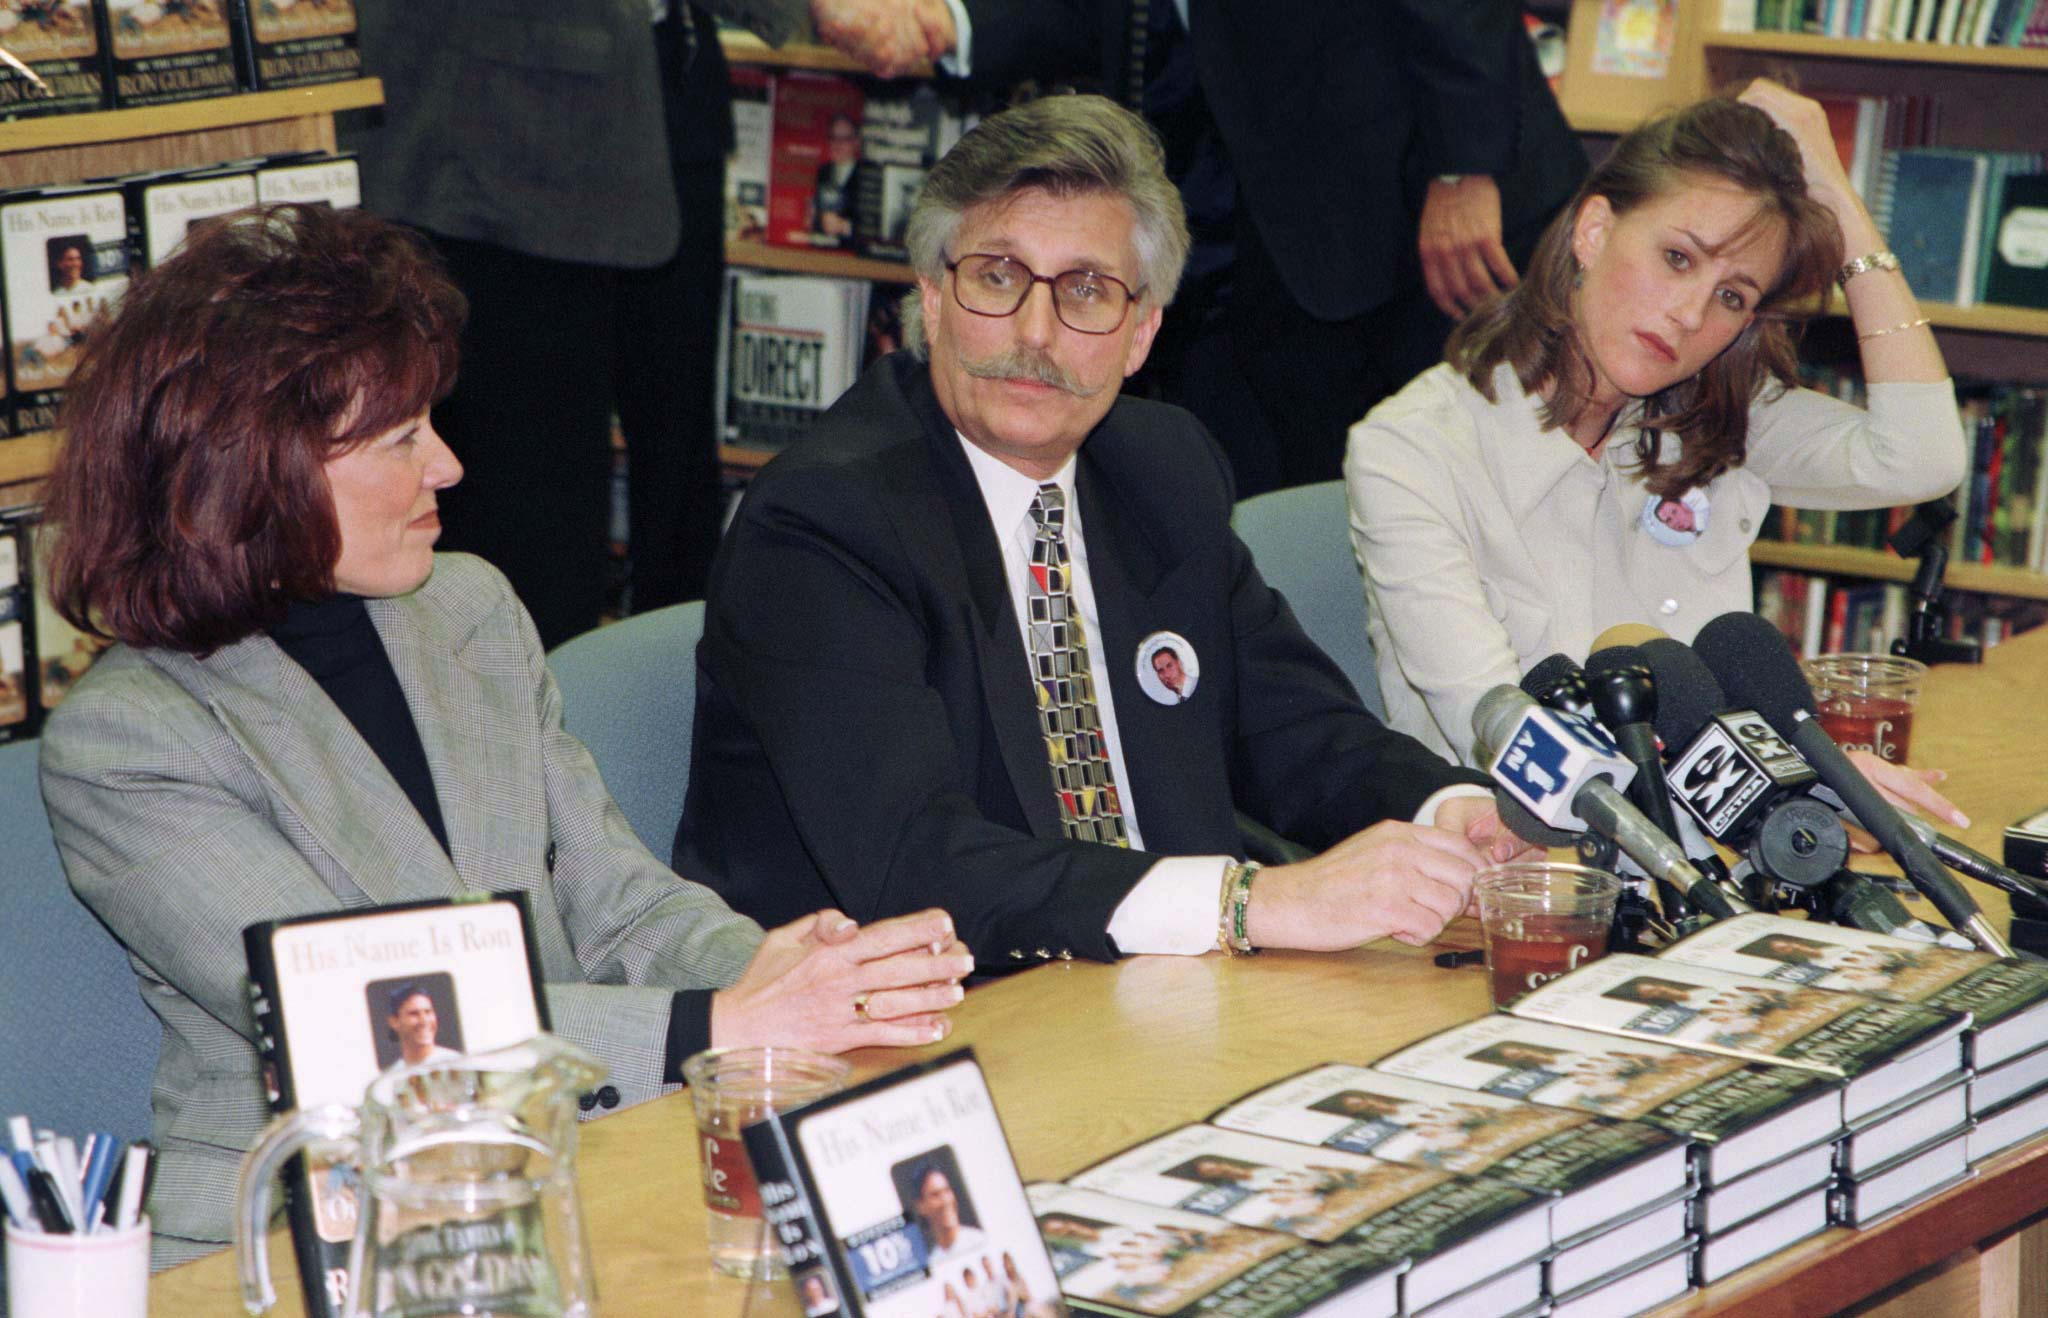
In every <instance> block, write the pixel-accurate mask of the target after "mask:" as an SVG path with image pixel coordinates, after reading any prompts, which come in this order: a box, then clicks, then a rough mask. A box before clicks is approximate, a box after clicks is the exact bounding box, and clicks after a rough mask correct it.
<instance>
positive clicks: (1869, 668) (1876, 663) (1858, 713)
mask: <svg viewBox="0 0 2048 1318" xmlns="http://www.w3.org/2000/svg"><path fill="white" fill-rule="evenodd" d="M1800 668H1801V670H1802V671H1803V672H1804V673H1805V674H1806V683H1807V685H1808V686H1810V687H1812V688H1813V700H1814V704H1816V705H1817V706H1819V708H1820V726H1821V730H1822V731H1824V732H1826V733H1827V734H1828V735H1829V736H1830V737H1833V738H1834V739H1835V744H1836V745H1838V746H1840V747H1841V748H1842V749H1843V750H1845V751H1858V750H1861V751H1869V752H1870V753H1871V754H1873V755H1875V756H1877V757H1878V758H1879V759H1881V760H1890V761H1891V762H1892V763H1894V764H1904V763H1906V755H1907V753H1908V751H1910V750H1911V749H1912V745H1913V711H1914V709H1915V708H1916V707H1918V705H1919V703H1920V682H1921V679H1922V678H1924V677H1926V676H1927V665H1926V664H1923V663H1921V662H1920V661H1919V660H1917V659H1907V658H1905V657H1903V656H1901V655H1895V654H1824V655H1821V656H1820V657H1818V658H1815V659H1808V660H1807V661H1806V662H1805V663H1803V664H1801V665H1800Z"/></svg>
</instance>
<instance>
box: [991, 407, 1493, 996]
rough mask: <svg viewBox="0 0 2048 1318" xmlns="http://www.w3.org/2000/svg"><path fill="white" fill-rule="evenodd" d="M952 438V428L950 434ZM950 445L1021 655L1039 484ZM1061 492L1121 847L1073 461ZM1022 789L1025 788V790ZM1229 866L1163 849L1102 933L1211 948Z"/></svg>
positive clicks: (1445, 793)
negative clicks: (1004, 590)
mask: <svg viewBox="0 0 2048 1318" xmlns="http://www.w3.org/2000/svg"><path fill="white" fill-rule="evenodd" d="M954 433H955V434H956V435H959V432H958V431H955V432H954ZM959 439H960V446H961V448H962V449H963V450H964V451H965V452H966V454H967V462H968V465H969V466H970V467H972V468H973V470H974V479H975V483H976V484H977V485H979V486H980V488H981V498H982V502H983V503H984V504H985V505H986V506H987V508H988V515H989V522H990V524H991V525H992V526H994V528H995V532H996V542H997V543H998V544H999V545H1001V547H1002V551H1003V579H1004V580H1005V581H1006V582H1008V583H1009V586H1010V605H1011V608H1012V610H1013V612H1014V613H1015V616H1016V618H1017V643H1018V644H1019V645H1021V646H1023V647H1024V649H1025V652H1026V653H1027V654H1028V653H1029V652H1030V647H1031V640H1030V624H1029V623H1027V622H1026V621H1025V619H1027V618H1029V617H1030V616H1031V610H1030V608H1029V607H1028V604H1027V601H1028V599H1029V596H1030V586H1029V579H1030V571H1031V545H1032V542H1033V541H1034V540H1035V539H1036V538H1037V534H1038V526H1037V523H1036V522H1035V521H1034V520H1033V518H1032V516H1031V503H1032V500H1034V499H1036V498H1037V497H1038V487H1039V484H1040V482H1038V481H1035V480H1033V479H1032V478H1031V477H1029V476H1026V475H1025V474H1024V473H1023V472H1021V471H1018V470H1017V469H1016V468H1014V467H1011V466H1009V465H1008V464H1006V463H1004V462H1002V461H1001V460H1000V459H998V458H995V457H993V456H991V455H990V454H989V453H987V452H986V451H984V450H983V449H982V448H981V447H980V446H978V445H976V444H975V443H973V442H972V441H971V440H969V439H968V438H967V437H966V436H965V435H959ZM1048 483H1050V484H1055V485H1058V486H1059V487H1060V490H1061V492H1062V493H1064V494H1065V495H1066V505H1067V507H1066V513H1067V515H1066V540H1067V556H1068V560H1069V563H1068V565H1069V568H1070V569H1071V571H1070V573H1069V577H1070V582H1069V584H1070V586H1071V588H1072V592H1071V593H1072V594H1073V597H1074V608H1075V610H1076V611H1077V612H1078V613H1079V615H1080V616H1079V621H1080V624H1081V629H1082V633H1083V635H1084V636H1085V637H1086V638H1087V644H1088V662H1089V670H1090V672H1092V673H1093V674H1094V675H1095V678H1096V681H1095V703H1096V710H1097V713H1098V714H1100V716H1101V719H1102V735H1103V739H1104V741H1105V742H1106V743H1107V744H1108V748H1109V765H1110V772H1111V774H1113V775H1114V776H1115V779H1116V787H1117V799H1118V801H1119V802H1120V803H1121V804H1122V806H1123V816H1124V828H1125V831H1126V833H1127V834H1128V835H1129V837H1130V844H1131V849H1132V850H1133V851H1143V850H1144V849H1145V834H1144V831H1143V828H1142V826H1141V824H1140V823H1139V803H1138V801H1137V799H1136V797H1135V796H1133V794H1132V792H1131V775H1130V771H1129V769H1128V768H1127V767H1126V766H1125V764H1124V750H1123V739H1122V738H1121V737H1120V736H1119V735H1118V734H1117V725H1116V697H1115V695H1114V693H1113V692H1112V691H1111V690H1110V682H1109V677H1108V671H1109V670H1108V669H1107V667H1105V665H1107V664H1110V663H1114V662H1116V659H1115V657H1114V656H1110V655H1105V654H1104V653H1103V652H1102V648H1101V646H1100V645H1099V644H1097V641H1098V638H1099V637H1100V636H1101V635H1102V626H1101V615H1100V614H1099V613H1098V612H1097V610H1096V607H1095V587H1094V584H1093V580H1092V578H1091V577H1090V575H1089V571H1088V541H1087V537H1086V535H1085V534H1084V532H1083V529H1082V526H1081V507H1080V501H1079V500H1078V499H1076V498H1075V496H1074V459H1073V458H1068V459H1067V462H1066V465H1065V466H1063V467H1061V468H1060V469H1059V471H1058V472H1056V473H1054V475H1053V477H1052V480H1051V481H1050V482H1048ZM1043 786H1044V788H1045V790H1046V791H1047V792H1051V791H1052V768H1051V765H1050V763H1049V762H1048V764H1047V767H1046V776H1045V781H1044V784H1043ZM1026 790H1029V789H1028V787H1027V789H1026ZM1465 795H1482V796H1483V795H1485V793H1484V792H1483V791H1481V790H1480V789H1479V788H1476V787H1471V786H1467V785H1458V786H1452V787H1446V788H1444V789H1443V790H1442V791H1439V792H1437V793H1436V794H1434V795H1432V796H1431V797H1430V798H1429V799H1428V800H1427V801H1425V802H1423V805H1422V809H1421V810H1420V811H1418V812H1417V813H1416V818H1415V822H1417V823H1419V824H1428V823H1430V822H1432V821H1433V820H1435V818H1436V811H1437V806H1438V804H1439V803H1440V802H1442V801H1443V800H1445V799H1446V798H1447V797H1449V796H1465ZM1232 863H1234V858H1233V857H1230V856H1163V857H1161V858H1160V859H1159V860H1158V861H1156V862H1155V863H1154V864H1153V866H1152V868H1151V869H1149V870H1147V871H1145V877H1144V878H1142V879H1140V880H1138V883H1137V886H1136V887H1134V888H1132V889H1131V890H1130V892H1128V893H1126V894H1125V895H1124V899H1123V901H1122V902H1120V903H1119V904H1118V905H1117V908H1116V911H1115V913H1114V914H1112V915H1111V916H1110V918H1109V936H1110V937H1111V938H1113V939H1115V940H1116V945H1117V948H1118V950H1119V951H1122V952H1126V953H1140V952H1152V953H1164V954H1169V955H1175V956H1195V955H1198V954H1200V953H1203V952H1207V951H1209V950H1211V949H1212V948H1214V947H1215V946H1216V919H1217V914H1218V903H1219V900H1220V897H1221V893H1222V887H1223V873H1224V871H1225V870H1226V869H1227V868H1228V867H1229V866H1230V865H1231V864H1232Z"/></svg>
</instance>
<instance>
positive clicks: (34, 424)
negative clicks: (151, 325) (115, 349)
mask: <svg viewBox="0 0 2048 1318" xmlns="http://www.w3.org/2000/svg"><path fill="white" fill-rule="evenodd" d="M127 288H128V208H127V204H126V199H125V198H124V197H123V196H122V193H121V189H120V188H119V186H111V187H109V186H92V187H78V188H67V187H51V188H30V189H25V190H23V191H19V192H13V193H8V194H6V195H4V196H0V293H4V302H5V306H6V324H7V348H8V351H7V369H8V376H9V379H8V394H9V397H10V399H11V401H12V403H13V418H14V424H13V428H14V433H15V434H17V435H21V434H27V433H28V432H30V431H38V430H48V429H50V428H51V426H52V423H53V421H54V419H55V417H56V412H57V404H58V402H59V401H60V400H61V399H62V398H63V393H64V382H65V381H66V380H68V379H70V378H71V368H72V367H73V366H74V365H76V364H77V362H78V355H79V352H80V350H81V349H82V348H83V347H84V345H85V341H86V338H87V336H88V335H90V334H91V333H92V331H93V329H94V328H95V327H96V326H97V325H98V324H99V323H100V320H101V318H102V317H104V316H105V314H106V312H107V310H108V309H109V308H110V307H112V306H113V305H114V303H115V302H117V301H119V300H120V297H121V294H122V293H124V292H126V291H127Z"/></svg>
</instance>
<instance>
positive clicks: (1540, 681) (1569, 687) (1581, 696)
mask: <svg viewBox="0 0 2048 1318" xmlns="http://www.w3.org/2000/svg"><path fill="white" fill-rule="evenodd" d="M1585 677H1586V675H1585V672H1584V671H1583V670H1582V669H1580V667H1579V665H1578V663H1577V662H1576V661H1574V660H1573V659H1572V657H1571V656H1570V655H1567V654H1553V655H1551V656H1549V657H1548V658H1546V659H1543V660H1541V661H1540V662H1538V663H1537V665H1536V666H1535V667H1534V668H1531V669H1530V670H1529V671H1528V672H1526V673H1524V674H1522V690H1524V691H1526V692H1528V694H1529V697H1530V698H1531V699H1532V700H1535V701H1536V702H1537V703H1538V704H1541V705H1544V706H1547V707H1548V708H1550V709H1564V710H1570V711H1571V712H1572V713H1574V714H1585V713H1588V712H1589V711H1590V710H1591V707H1592V706H1591V701H1590V699H1589V698H1588V696H1587V694H1586V685H1585ZM1481 758H1484V757H1481Z"/></svg>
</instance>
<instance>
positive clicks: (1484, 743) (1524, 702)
mask: <svg viewBox="0 0 2048 1318" xmlns="http://www.w3.org/2000/svg"><path fill="white" fill-rule="evenodd" d="M1535 706H1536V702H1535V701H1533V700H1531V699H1530V698H1529V695H1528V693H1527V692H1525V691H1521V690H1518V689H1517V688H1515V687H1511V686H1509V685H1508V684H1507V683H1505V682H1503V683H1501V684H1500V685H1499V686H1497V687H1494V688H1493V689H1492V690H1490V691H1488V692H1487V693H1486V694H1485V695H1483V696H1481V697H1479V703H1478V704H1477V705H1474V706H1473V707H1472V740H1473V742H1474V743H1475V746H1476V748H1477V749H1478V750H1480V751H1482V752H1484V755H1483V756H1482V757H1481V763H1482V764H1483V763H1484V762H1485V761H1486V760H1490V759H1492V758H1493V757H1494V756H1495V755H1498V754H1499V753H1500V752H1501V750H1502V749H1503V748H1504V747H1505V746H1506V745H1507V744H1508V738H1509V737H1511V736H1512V735H1513V734H1514V731H1515V727H1516V725H1517V724H1519V723H1520V722H1521V721H1522V715H1523V713H1524V712H1525V711H1527V710H1530V709H1533V708H1535Z"/></svg>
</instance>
